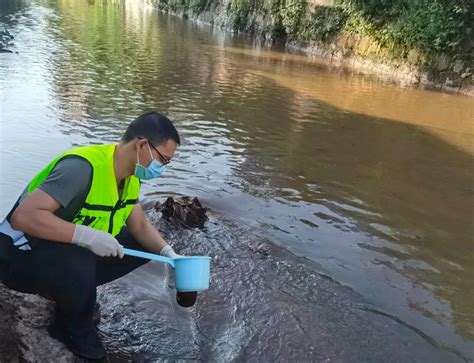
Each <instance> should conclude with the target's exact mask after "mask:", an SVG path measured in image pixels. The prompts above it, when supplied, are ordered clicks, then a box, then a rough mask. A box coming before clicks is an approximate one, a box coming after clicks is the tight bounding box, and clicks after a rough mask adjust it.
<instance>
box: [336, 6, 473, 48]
mask: <svg viewBox="0 0 474 363" xmlns="http://www.w3.org/2000/svg"><path fill="white" fill-rule="evenodd" d="M340 6H341V8H342V9H343V11H344V13H346V14H347V16H348V18H347V19H348V21H347V23H346V29H347V30H349V31H354V32H357V33H360V34H364V35H369V36H372V37H373V38H375V39H376V40H377V41H379V42H380V43H381V44H382V45H387V44H390V43H393V44H394V45H396V46H401V47H404V48H416V49H418V50H421V51H424V52H439V51H443V52H447V53H452V52H456V51H457V50H458V49H459V47H461V46H462V45H463V42H467V41H468V39H469V38H471V39H472V36H473V30H474V29H472V26H473V24H474V22H473V20H474V17H473V12H472V10H473V9H471V6H472V3H471V1H470V0H379V1H375V0H340Z"/></svg>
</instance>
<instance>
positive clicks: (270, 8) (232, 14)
mask: <svg viewBox="0 0 474 363" xmlns="http://www.w3.org/2000/svg"><path fill="white" fill-rule="evenodd" d="M144 1H145V2H146V3H147V4H148V5H151V6H153V7H155V8H158V9H159V10H161V11H163V12H166V13H171V14H174V15H178V16H180V17H183V18H185V19H187V18H190V19H194V20H198V21H201V22H204V23H207V24H212V25H214V26H217V27H221V28H225V29H228V30H231V31H237V32H245V33H250V34H252V35H254V36H255V37H256V38H257V39H259V40H261V41H262V42H263V43H265V44H266V45H267V46H271V45H272V44H275V43H280V44H282V45H284V47H285V49H287V50H289V51H292V52H303V53H305V54H306V55H307V56H308V57H310V58H311V59H313V60H314V61H316V62H323V63H326V64H331V65H333V66H336V67H342V68H344V69H347V70H350V71H353V72H358V73H364V74H367V75H371V76H375V77H377V78H379V79H382V80H386V81H390V82H395V83H397V84H400V85H402V86H412V87H422V88H430V89H437V90H442V91H446V92H455V93H460V94H466V95H471V96H472V95H474V82H473V71H474V47H473V45H474V40H473V38H472V34H471V33H469V31H468V30H464V28H463V27H465V28H466V29H468V25H469V21H470V20H469V19H470V18H469V13H470V6H469V5H468V3H466V4H465V5H463V4H462V2H461V4H460V5H459V6H458V5H456V6H457V7H448V6H447V5H446V6H445V5H439V4H438V5H439V6H438V8H433V5H429V4H427V3H426V4H425V3H423V2H422V4H421V5H420V8H419V9H418V8H417V9H396V8H394V9H377V8H375V9H372V8H363V7H362V6H361V5H360V4H358V2H357V1H349V0H341V1H337V2H336V1H335V0H309V1H307V0H294V1H291V2H288V1H286V2H285V1H281V0H272V1H269V2H255V1H239V0H206V1H204V0H199V1H197V0H192V1H174V0H144ZM367 6H368V5H367ZM423 6H426V9H425V8H423ZM390 11H391V12H392V15H391V16H390V17H389V16H386V15H384V14H385V13H386V12H389V13H390ZM410 11H417V12H418V13H420V14H423V13H424V12H425V11H426V12H428V15H420V17H419V18H417V17H416V16H413V19H411V18H409V12H410ZM397 12H398V13H397ZM394 14H395V15H394ZM407 14H408V15H407ZM394 18H395V20H394ZM445 18H446V19H445ZM413 22H414V23H415V25H416V27H418V28H416V27H415V25H412V23H413ZM439 22H441V23H443V24H438V23H439ZM451 22H452V24H451ZM444 23H447V24H444ZM428 28H430V29H429V30H426V31H425V30H424V29H428ZM459 28H462V29H459ZM415 33H422V34H421V35H417V34H415Z"/></svg>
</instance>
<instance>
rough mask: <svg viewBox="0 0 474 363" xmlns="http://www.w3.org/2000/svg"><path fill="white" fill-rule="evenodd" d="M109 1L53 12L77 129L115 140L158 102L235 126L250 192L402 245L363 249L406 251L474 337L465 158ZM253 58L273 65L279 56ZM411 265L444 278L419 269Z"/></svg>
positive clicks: (59, 82) (403, 265)
mask: <svg viewBox="0 0 474 363" xmlns="http://www.w3.org/2000/svg"><path fill="white" fill-rule="evenodd" d="M103 4H104V3H103V2H96V3H95V5H93V6H91V5H88V3H86V2H77V1H73V0H60V1H58V2H57V5H54V6H56V8H57V10H58V13H59V16H58V17H57V18H51V19H50V22H51V24H52V25H53V26H52V29H54V30H59V32H58V33H59V34H58V33H54V34H55V36H56V37H57V39H58V41H59V42H60V43H61V44H62V45H63V49H62V50H61V51H60V52H59V53H58V54H57V58H56V60H55V61H54V63H53V74H54V77H55V79H54V85H55V87H56V89H55V91H56V94H57V97H58V102H59V103H60V105H61V107H62V109H63V110H64V115H63V118H64V120H65V121H67V126H68V127H70V126H74V127H76V126H78V125H80V126H81V127H84V128H85V129H86V130H90V131H92V133H93V134H94V132H95V134H97V132H98V133H101V132H102V133H103V134H104V135H106V134H109V133H112V134H114V135H117V136H118V135H120V133H121V130H122V128H123V127H124V126H125V124H124V123H123V122H122V121H123V120H125V119H128V118H129V117H133V116H135V115H137V114H138V113H140V112H142V111H143V110H144V109H150V108H155V109H157V110H160V111H162V112H165V113H167V114H168V115H170V116H171V117H172V118H175V119H189V118H199V119H207V120H211V122H212V120H218V121H226V122H227V123H228V131H229V133H228V134H226V137H228V138H230V139H231V140H232V142H234V143H236V144H237V145H238V147H243V148H244V149H245V155H244V156H245V158H244V161H243V162H242V163H241V164H240V165H239V167H238V169H236V170H235V175H237V176H238V177H240V178H241V179H242V180H244V181H246V185H247V186H248V191H249V192H250V193H253V194H255V195H257V196H259V195H260V194H259V193H263V194H265V195H266V196H270V197H276V196H282V197H284V198H288V199H291V196H288V194H285V192H284V191H283V189H284V188H286V189H293V190H295V191H297V192H298V193H299V195H298V198H301V200H302V201H304V202H307V203H314V204H324V205H325V206H326V207H328V208H330V209H331V210H333V211H334V212H336V213H337V214H339V215H343V216H348V217H350V218H352V219H354V220H356V221H357V224H358V228H360V229H361V230H365V231H367V232H369V233H370V234H371V235H375V236H378V237H380V238H382V239H384V240H388V241H390V242H392V243H395V244H396V245H397V246H399V248H397V249H396V250H395V249H390V248H387V247H377V246H365V247H364V248H367V249H371V250H373V251H376V252H380V253H382V254H383V255H385V256H388V257H393V258H396V260H397V261H398V262H397V266H391V267H390V268H392V269H398V271H399V272H400V273H402V274H403V275H405V276H407V277H408V278H409V279H411V280H412V281H413V282H414V283H415V284H425V285H426V284H430V285H432V286H433V288H432V290H433V292H434V293H435V294H436V295H437V296H438V297H439V298H440V299H442V300H444V301H447V302H449V304H450V305H451V307H452V309H453V315H452V318H453V323H454V325H455V326H456V328H457V330H458V331H459V332H461V333H462V334H464V336H466V337H472V336H474V332H472V326H473V325H474V321H473V311H472V306H471V304H470V302H472V301H474V291H473V290H472V289H471V288H470V281H472V280H473V278H474V267H473V266H472V261H473V257H474V256H473V255H472V247H471V241H472V238H471V236H472V232H473V228H472V202H473V196H472V187H471V185H472V172H473V168H472V159H471V158H470V157H469V156H468V155H467V154H464V153H462V152H460V151H458V150H457V149H455V148H454V147H452V146H450V145H448V144H447V143H445V142H443V141H441V140H440V139H438V138H436V137H434V136H432V135H430V134H428V133H427V132H425V131H423V130H422V129H420V128H417V127H415V126H410V125H406V124H401V123H398V122H392V121H390V120H382V119H377V118H373V117H369V116H365V115H361V114H355V113H349V112H346V111H341V110H339V109H337V108H334V107H330V106H328V105H327V104H325V103H323V102H319V101H317V100H316V101H315V100H314V99H312V98H311V97H307V96H302V95H301V94H300V93H298V92H295V91H294V90H292V89H289V88H285V87H283V86H282V85H281V84H280V85H277V84H276V83H275V81H274V80H272V79H270V78H267V77H266V76H265V75H262V74H259V73H256V72H254V71H253V70H252V68H251V67H247V64H248V63H242V58H241V57H239V56H238V55H230V56H229V54H227V53H225V52H224V51H223V50H220V49H215V48H209V47H206V46H201V45H202V44H204V45H205V44H206V43H209V42H212V39H211V40H209V37H210V35H209V33H208V32H203V31H201V30H200V28H199V26H197V25H196V24H190V23H183V22H180V21H177V20H175V19H173V18H168V17H158V16H155V14H152V15H147V14H144V13H140V12H138V13H136V12H128V11H126V10H124V8H123V7H121V6H116V5H113V6H105V5H103ZM227 42H232V40H229V39H227ZM255 62H256V63H258V65H259V67H266V68H267V69H271V70H272V69H274V68H275V67H282V64H283V63H282V61H281V60H275V59H263V60H255ZM294 67H295V68H297V65H294ZM280 71H281V70H280ZM300 76H301V77H304V75H300ZM335 91H336V90H335ZM341 97H344V96H341ZM117 120H118V121H117ZM230 121H231V122H230ZM97 130H98V131H97ZM316 189H317V190H318V191H317V192H316ZM314 218H315V219H314V222H316V223H319V222H320V220H318V218H319V217H318V216H314ZM323 223H324V222H323ZM376 225H377V226H386V227H387V229H389V230H390V232H384V231H383V230H381V229H380V228H376V227H374V226H376ZM413 260H416V261H423V262H425V263H426V264H428V265H429V266H432V267H433V268H434V269H436V270H437V271H439V273H435V272H432V271H429V270H426V269H421V268H413V267H411V262H412V261H413Z"/></svg>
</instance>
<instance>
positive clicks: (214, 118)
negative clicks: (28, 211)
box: [0, 0, 474, 361]
mask: <svg viewBox="0 0 474 363" xmlns="http://www.w3.org/2000/svg"><path fill="white" fill-rule="evenodd" d="M0 22H1V25H2V27H4V28H7V29H8V30H9V31H10V32H11V33H12V34H13V35H14V36H15V39H14V40H13V44H12V45H11V46H10V47H9V49H11V50H12V51H13V53H0V82H1V123H0V141H1V145H0V151H1V153H0V171H1V179H0V197H1V199H0V200H1V203H0V214H1V216H0V217H1V218H3V217H4V216H5V214H6V213H7V212H8V210H9V208H10V206H11V205H12V204H13V202H14V201H15V200H16V198H17V197H18V195H19V193H20V192H21V190H22V189H23V187H24V185H25V184H26V183H27V182H28V180H29V179H30V178H31V177H32V176H33V175H34V174H35V173H37V172H38V171H39V170H40V169H41V168H42V167H43V166H44V165H46V163H47V162H48V161H49V160H51V159H52V158H53V157H54V156H56V155H57V154H58V153H60V152H62V151H64V150H66V149H67V148H69V147H71V146H73V145H86V144H90V143H103V142H117V141H118V139H119V138H120V136H121V134H122V133H123V131H124V130H125V128H126V126H127V124H128V122H129V121H130V120H132V119H133V118H134V117H135V116H137V115H138V114H140V113H142V112H144V111H147V110H150V109H155V110H158V111H159V112H162V113H164V114H166V115H167V116H168V117H170V118H171V119H172V120H174V121H175V124H176V126H177V128H178V129H179V132H180V133H181V135H182V138H183V140H184V142H183V145H182V146H181V147H180V148H179V149H178V152H177V154H176V158H175V160H173V163H172V166H170V167H169V168H168V170H167V173H166V175H165V176H163V177H162V178H160V179H158V180H156V181H152V182H149V183H145V184H144V187H143V196H142V202H143V204H144V205H145V206H146V208H147V210H148V214H149V216H150V218H151V219H152V220H153V221H154V222H155V223H156V224H157V225H158V226H159V228H160V229H161V230H162V231H163V233H164V235H165V236H166V237H167V238H168V241H169V242H170V243H171V244H173V245H175V247H176V248H177V250H178V251H182V252H184V253H187V254H209V255H211V256H213V257H214V262H213V284H212V286H211V289H210V290H209V291H208V292H206V293H204V294H202V296H200V297H199V300H198V304H197V306H196V307H194V308H192V309H188V310H186V309H182V308H179V307H177V305H176V304H175V303H174V300H173V299H174V295H173V290H172V282H171V281H172V278H171V277H170V276H169V273H170V272H169V271H167V270H166V269H165V268H164V267H163V266H162V265H160V264H154V263H152V264H149V265H147V266H146V267H145V268H143V269H140V270H138V271H136V272H134V273H132V274H130V275H129V276H127V277H126V278H124V279H121V280H120V281H117V282H116V283H113V284H110V285H109V286H107V287H104V288H103V289H101V292H100V300H101V302H102V303H103V306H104V308H103V309H104V322H103V324H102V327H101V331H102V332H103V335H104V339H105V340H106V341H107V343H108V347H111V348H110V349H112V350H113V351H117V352H119V353H120V354H123V357H125V356H132V357H134V358H135V359H136V360H147V359H150V360H154V359H162V358H163V357H164V358H170V359H175V358H187V359H196V360H215V361H224V360H232V359H236V360H260V361H261V360H264V361H271V360H281V361H285V360H290V359H297V360H300V361H301V360H325V359H332V360H336V361H353V360H383V359H384V358H386V357H387V354H389V356H391V357H393V360H394V361H397V360H399V361H407V360H415V361H416V360H430V361H433V360H440V361H443V360H444V361H446V360H447V359H449V360H452V359H463V358H464V359H474V288H473V286H472V281H474V248H473V235H474V233H473V232H474V221H473V216H474V214H473V212H474V211H473V206H474V192H473V172H474V164H473V157H472V156H473V153H474V142H473V141H474V128H473V124H474V123H473V121H474V102H473V101H472V98H469V97H465V96H458V95H451V94H443V93H438V92H434V91H428V90H418V89H405V88H400V87H397V86H394V85H391V84H388V83H383V82H380V81H378V80H376V79H372V78H370V77H362V76H358V75H354V74H351V73H350V72H348V71H345V70H337V69H330V67H329V66H326V65H322V64H318V63H316V62H313V61H310V60H308V59H307V58H305V57H304V56H302V55H298V54H288V53H284V52H281V51H278V50H270V49H268V48H265V47H263V46H262V45H261V44H259V43H257V42H255V41H253V40H252V39H249V38H246V37H244V36H238V35H236V34H232V33H229V32H225V31H221V30H217V29H213V28H211V27H209V26H206V25H203V24H198V23H195V22H191V21H183V20H180V19H178V18H174V17H169V16H165V15H162V14H159V13H158V12H157V11H155V10H153V9H151V8H147V7H144V6H142V3H141V2H138V1H137V2H134V1H125V3H122V2H119V1H105V0H104V1H101V0H96V1H93V0H89V1H82V0H80V1H78V0H57V1H48V0H37V1H26V0H25V1H20V0H16V1H14V0H11V1H2V3H1V4H0ZM170 195H171V196H181V195H190V196H197V197H198V198H199V199H200V200H201V202H202V203H203V204H204V205H205V206H206V207H208V208H209V210H210V211H209V215H210V220H209V222H208V223H207V224H206V226H205V228H204V229H203V230H194V231H186V230H185V231H183V230H180V229H178V228H176V227H175V226H172V225H170V224H169V223H167V222H165V221H162V220H160V216H159V215H158V214H157V213H156V212H155V211H154V209H153V205H154V203H155V202H157V201H163V200H164V199H165V198H166V197H167V196H170Z"/></svg>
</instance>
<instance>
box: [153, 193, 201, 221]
mask: <svg viewBox="0 0 474 363" xmlns="http://www.w3.org/2000/svg"><path fill="white" fill-rule="evenodd" d="M155 209H156V210H157V211H159V212H161V213H162V214H163V217H164V218H166V219H168V220H171V221H174V222H178V223H179V224H181V225H182V226H184V227H186V228H203V227H204V223H205V222H206V221H207V219H208V218H207V215H206V212H207V208H206V207H203V206H202V204H201V202H199V199H197V198H196V197H194V198H191V197H181V198H177V199H174V198H172V197H168V199H166V200H165V202H164V203H163V204H160V203H159V202H158V203H156V204H155Z"/></svg>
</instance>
